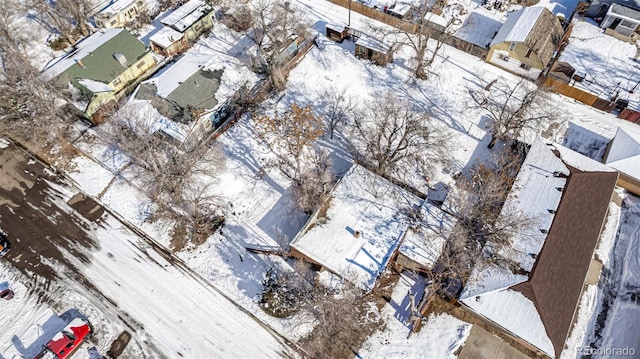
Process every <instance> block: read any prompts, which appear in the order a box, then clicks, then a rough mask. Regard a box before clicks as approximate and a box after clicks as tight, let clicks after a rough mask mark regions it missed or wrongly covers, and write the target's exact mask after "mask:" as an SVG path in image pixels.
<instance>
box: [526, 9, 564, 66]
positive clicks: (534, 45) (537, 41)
mask: <svg viewBox="0 0 640 359" xmlns="http://www.w3.org/2000/svg"><path fill="white" fill-rule="evenodd" d="M563 34H564V29H563V28H562V25H560V21H559V20H558V18H557V17H556V16H555V15H554V14H553V13H552V12H551V11H549V9H546V8H545V9H544V10H543V11H542V13H541V14H540V17H538V20H537V21H536V24H535V25H534V26H533V28H532V29H531V31H530V32H529V34H528V35H527V38H526V39H525V41H524V42H525V44H527V46H529V48H531V49H533V50H534V51H535V52H536V53H537V54H538V56H539V57H540V61H542V63H543V64H544V66H547V64H548V63H549V61H551V58H552V57H553V53H554V51H556V49H557V48H558V45H560V40H561V39H562V35H563Z"/></svg>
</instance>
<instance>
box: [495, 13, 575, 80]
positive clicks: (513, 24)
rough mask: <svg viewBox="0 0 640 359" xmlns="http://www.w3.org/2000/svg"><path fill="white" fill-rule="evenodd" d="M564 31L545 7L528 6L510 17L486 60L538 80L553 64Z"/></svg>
mask: <svg viewBox="0 0 640 359" xmlns="http://www.w3.org/2000/svg"><path fill="white" fill-rule="evenodd" d="M563 34H564V29H563V28H562V25H561V24H560V21H559V20H558V18H557V17H556V16H555V15H554V14H553V13H552V12H551V11H550V10H549V9H547V8H545V7H542V6H535V7H525V8H522V9H520V10H518V11H515V12H513V13H511V15H509V17H508V18H507V21H506V22H505V23H504V24H503V25H502V27H501V28H500V30H499V31H498V33H497V34H496V35H495V37H494V38H493V40H492V41H491V44H490V45H489V53H488V55H487V58H486V61H487V62H490V63H492V64H494V65H496V66H498V67H501V68H504V69H505V70H507V71H510V72H513V73H516V74H518V75H522V76H525V77H528V78H531V79H537V78H538V76H539V75H540V73H541V72H542V70H544V69H545V67H546V66H547V65H548V64H549V63H550V62H551V59H552V58H553V56H554V54H555V51H556V49H557V48H558V46H559V45H560V41H561V40H562V36H563Z"/></svg>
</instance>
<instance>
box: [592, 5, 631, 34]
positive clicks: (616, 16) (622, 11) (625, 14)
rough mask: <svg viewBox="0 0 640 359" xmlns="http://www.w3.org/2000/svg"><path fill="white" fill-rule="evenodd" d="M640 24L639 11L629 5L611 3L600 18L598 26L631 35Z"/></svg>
mask: <svg viewBox="0 0 640 359" xmlns="http://www.w3.org/2000/svg"><path fill="white" fill-rule="evenodd" d="M638 26H640V11H638V10H636V9H632V8H630V7H627V6H624V5H621V4H616V3H613V4H611V6H610V7H609V10H608V11H607V15H606V16H605V17H604V20H602V23H601V24H600V27H601V28H603V29H611V30H614V31H615V32H617V33H619V34H621V35H625V36H631V35H632V34H633V33H635V32H636V30H637V29H638Z"/></svg>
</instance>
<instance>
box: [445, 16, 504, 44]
mask: <svg viewBox="0 0 640 359" xmlns="http://www.w3.org/2000/svg"><path fill="white" fill-rule="evenodd" d="M501 26H502V23H501V22H500V21H498V20H496V19H492V18H490V17H487V16H486V15H483V14H481V13H478V12H472V13H471V14H469V17H467V19H466V20H465V22H464V24H463V25H462V26H461V27H460V29H458V31H456V32H455V37H457V38H459V39H462V40H464V41H467V42H470V43H472V44H474V45H478V46H482V47H484V48H487V47H488V45H489V44H490V43H491V39H492V38H493V36H494V35H495V34H496V33H497V32H498V31H499V30H500V27H501Z"/></svg>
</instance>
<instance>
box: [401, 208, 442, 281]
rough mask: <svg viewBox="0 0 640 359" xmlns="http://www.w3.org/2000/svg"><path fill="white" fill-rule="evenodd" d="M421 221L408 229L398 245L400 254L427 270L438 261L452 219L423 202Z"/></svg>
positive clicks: (438, 209)
mask: <svg viewBox="0 0 640 359" xmlns="http://www.w3.org/2000/svg"><path fill="white" fill-rule="evenodd" d="M420 213H421V219H422V221H421V222H420V224H419V225H418V226H416V227H415V229H413V228H409V230H407V234H406V236H405V237H404V240H403V241H402V244H401V245H400V253H402V254H404V255H405V256H406V257H407V258H409V259H411V260H413V261H414V262H416V263H418V264H420V265H422V266H425V267H427V268H431V267H433V265H434V264H435V262H436V261H437V260H438V257H439V256H440V253H441V252H442V247H443V246H444V243H445V241H446V240H447V238H448V237H449V233H450V232H451V228H452V227H453V224H454V218H453V217H452V216H451V215H449V214H448V213H446V212H444V211H443V210H441V209H440V208H438V207H436V206H434V205H432V204H430V203H428V202H426V201H425V202H424V203H423V205H422V207H420Z"/></svg>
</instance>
